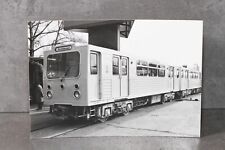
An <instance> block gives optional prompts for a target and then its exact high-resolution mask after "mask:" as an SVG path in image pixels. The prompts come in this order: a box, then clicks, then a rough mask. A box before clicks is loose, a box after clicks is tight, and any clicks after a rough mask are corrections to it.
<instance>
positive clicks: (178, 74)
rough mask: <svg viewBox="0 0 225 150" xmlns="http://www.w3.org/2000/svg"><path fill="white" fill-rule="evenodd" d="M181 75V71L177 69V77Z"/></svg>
mask: <svg viewBox="0 0 225 150" xmlns="http://www.w3.org/2000/svg"><path fill="white" fill-rule="evenodd" d="M179 76H180V72H179V69H177V78H179Z"/></svg>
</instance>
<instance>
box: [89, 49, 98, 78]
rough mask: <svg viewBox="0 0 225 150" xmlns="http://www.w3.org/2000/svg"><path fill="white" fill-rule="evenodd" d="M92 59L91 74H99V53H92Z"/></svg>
mask: <svg viewBox="0 0 225 150" xmlns="http://www.w3.org/2000/svg"><path fill="white" fill-rule="evenodd" d="M90 59H91V60H90V68H91V74H98V67H97V54H94V53H91V55H90Z"/></svg>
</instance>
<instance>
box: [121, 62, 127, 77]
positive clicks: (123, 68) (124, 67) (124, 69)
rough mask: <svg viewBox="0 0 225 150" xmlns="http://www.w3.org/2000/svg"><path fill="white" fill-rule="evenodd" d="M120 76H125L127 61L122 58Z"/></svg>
mask: <svg viewBox="0 0 225 150" xmlns="http://www.w3.org/2000/svg"><path fill="white" fill-rule="evenodd" d="M121 66H122V75H123V76H125V75H127V59H126V58H122V65H121Z"/></svg>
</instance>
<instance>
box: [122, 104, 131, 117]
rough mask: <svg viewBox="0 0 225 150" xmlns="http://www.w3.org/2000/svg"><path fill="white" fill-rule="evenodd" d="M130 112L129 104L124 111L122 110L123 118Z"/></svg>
mask: <svg viewBox="0 0 225 150" xmlns="http://www.w3.org/2000/svg"><path fill="white" fill-rule="evenodd" d="M131 110H132V106H131V104H127V106H126V107H124V109H123V115H124V116H126V115H128V114H129V112H130V111H131Z"/></svg>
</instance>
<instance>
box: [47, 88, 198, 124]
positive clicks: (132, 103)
mask: <svg viewBox="0 0 225 150" xmlns="http://www.w3.org/2000/svg"><path fill="white" fill-rule="evenodd" d="M200 92H201V88H196V89H191V90H185V91H177V92H171V93H163V94H159V95H151V96H146V97H139V98H134V99H121V100H118V101H115V102H113V103H107V104H101V105H95V106H72V105H63V104H55V105H52V106H50V113H51V114H53V115H55V116H57V117H58V118H63V119H68V118H69V119H78V118H85V119H87V120H92V119H94V120H98V121H100V122H105V121H106V120H107V119H108V118H109V117H111V116H113V115H116V114H122V115H127V114H129V112H130V111H132V110H133V109H135V108H138V107H141V106H145V105H151V104H155V103H161V104H163V103H165V102H169V101H172V100H175V99H180V98H183V97H186V96H188V95H192V94H197V93H200Z"/></svg>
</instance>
